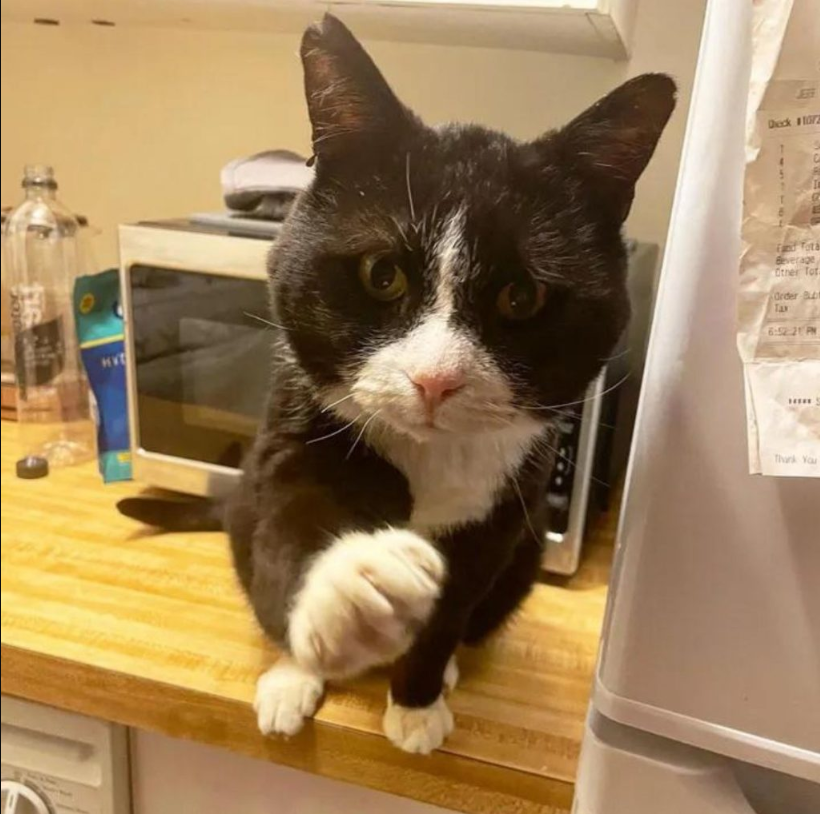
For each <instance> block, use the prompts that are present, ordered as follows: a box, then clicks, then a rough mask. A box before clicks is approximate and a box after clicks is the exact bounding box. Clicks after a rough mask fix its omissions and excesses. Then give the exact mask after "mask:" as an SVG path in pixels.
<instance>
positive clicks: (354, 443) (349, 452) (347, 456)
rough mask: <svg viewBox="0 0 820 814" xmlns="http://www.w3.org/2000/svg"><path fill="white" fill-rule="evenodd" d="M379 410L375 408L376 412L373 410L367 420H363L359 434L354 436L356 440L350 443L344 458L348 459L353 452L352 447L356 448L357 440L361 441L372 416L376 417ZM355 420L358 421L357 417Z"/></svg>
mask: <svg viewBox="0 0 820 814" xmlns="http://www.w3.org/2000/svg"><path fill="white" fill-rule="evenodd" d="M380 412H381V410H376V412H375V413H373V415H371V416H370V417H369V418H368V419H367V421H365V422H364V424H362V428H361V430H359V434H358V435H357V436H356V440H355V441H354V442H353V445H352V446H351V447H350V449H349V450H348V451H347V455H345V460H348V459H349V458H350V456H351V455H352V454H353V450H354V449H356V447H357V446H358V443H359V441H361V440H362V438H363V437H364V434H365V432H366V431H367V428H368V426H369V425H370V423H371V422H372V421H373V419H374V418H375V417H376V416H377V415H378V414H379V413H380ZM359 418H361V416H359ZM356 420H357V421H358V419H356Z"/></svg>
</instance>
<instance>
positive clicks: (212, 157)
mask: <svg viewBox="0 0 820 814" xmlns="http://www.w3.org/2000/svg"><path fill="white" fill-rule="evenodd" d="M703 5H704V0H683V1H681V2H678V1H677V0H643V3H642V6H641V8H640V9H639V13H638V20H637V30H636V42H635V49H634V56H633V59H632V60H631V61H630V62H629V63H613V62H610V61H608V60H601V59H591V58H584V57H568V56H557V55H551V54H536V53H527V52H518V51H502V50H491V49H474V48H463V47H444V46H434V45H418V44H398V43H388V42H370V43H367V45H368V48H369V49H370V51H371V53H372V54H373V56H374V57H375V59H376V61H377V62H378V63H379V65H380V66H381V67H382V69H383V71H384V73H385V74H386V76H387V77H388V79H389V80H390V81H391V82H392V83H393V85H394V87H395V89H396V90H397V92H398V93H399V95H400V96H401V97H402V98H403V99H404V100H405V101H406V102H407V103H408V104H409V105H410V106H411V107H413V108H414V109H415V110H417V111H418V112H419V113H420V114H421V115H422V117H423V118H425V119H426V120H427V121H429V122H431V123H434V122H440V121H444V120H448V119H454V120H463V121H475V122H480V123H483V124H487V125H490V126H494V127H498V128H502V129H505V130H507V131H509V132H510V133H512V134H513V135H515V136H518V137H521V138H526V137H530V136H534V135H536V134H537V133H539V132H540V131H541V130H544V129H547V128H550V127H553V126H556V125H558V124H560V123H562V122H563V121H565V120H566V119H567V118H569V117H570V116H572V115H573V114H574V113H576V112H577V111H579V110H580V109H581V108H582V107H584V106H586V105H587V104H589V103H591V102H593V101H594V100H595V99H596V98H597V97H598V96H600V95H601V94H603V93H605V92H606V91H607V90H608V89H610V88H611V87H613V86H615V85H616V84H618V83H619V82H621V81H622V80H623V79H625V78H626V77H627V76H630V75H633V74H635V73H640V72H641V71H644V70H653V71H667V72H670V73H672V74H673V75H675V76H676V77H677V78H678V79H679V81H680V83H681V86H682V91H683V93H682V98H683V101H684V104H683V105H681V107H680V109H679V111H678V113H677V114H676V117H675V119H674V121H673V123H672V124H671V125H670V129H669V131H668V133H667V134H666V136H665V137H664V141H663V143H662V145H661V147H660V149H659V153H658V155H657V158H656V160H655V161H654V162H653V165H652V166H651V167H650V169H649V170H648V171H647V174H646V176H645V179H644V180H643V181H642V183H641V188H640V190H639V195H638V200H637V203H636V205H635V208H634V211H633V215H632V217H631V220H630V224H629V232H630V234H632V235H633V236H636V237H640V238H644V239H652V240H656V241H659V242H662V241H663V237H664V234H665V231H666V224H667V221H668V215H669V207H670V204H671V198H672V192H673V188H674V182H675V174H676V170H677V159H678V155H679V152H680V146H681V139H682V134H683V127H684V124H685V112H686V105H687V103H688V97H689V89H690V87H691V81H692V71H693V67H694V59H695V56H696V49H697V43H698V36H699V29H700V18H701V15H702V10H703ZM297 49H298V36H297V35H286V34H265V33H260V34H251V33H239V32H224V33H223V32H198V31H182V30H177V29H173V30H171V29H168V30H163V29H149V28H133V27H125V26H121V27H117V28H98V27H93V26H90V25H89V26H67V25H63V26H60V27H42V26H35V25H25V24H18V23H4V24H3V26H2V49H0V60H1V61H2V84H1V87H0V91H1V96H0V104H1V105H2V160H1V161H0V167H1V168H2V190H1V192H2V203H3V205H9V204H13V203H15V202H16V201H17V200H18V198H19V195H20V193H19V181H20V176H21V171H22V166H23V164H24V163H26V162H35V161H39V162H47V163H51V164H53V165H54V166H55V168H56V172H57V177H58V180H59V182H60V186H61V196H62V198H63V200H64V201H65V202H66V203H67V204H68V205H69V206H70V207H71V208H73V209H74V210H75V211H77V212H82V213H83V214H85V215H87V216H88V217H89V218H90V219H91V221H92V222H93V223H94V224H95V225H96V226H98V227H100V228H101V229H102V230H103V235H102V237H101V240H100V241H99V246H98V249H99V255H100V258H101V259H102V260H103V261H104V262H106V263H113V262H115V260H116V241H115V227H116V224H117V223H120V222H123V221H132V220H136V219H139V218H147V217H161V216H173V215H180V214H186V213H189V212H192V211H202V210H207V209H219V208H221V205H220V189H219V170H220V168H221V167H222V165H223V164H225V163H226V162H227V161H228V160H230V159H231V158H234V157H237V156H241V155H246V154H249V153H252V152H254V151H258V150H262V149H265V148H270V147H288V148H292V149H296V150H298V151H300V152H303V153H305V154H307V152H308V138H309V130H308V125H307V118H306V114H305V108H304V104H303V100H302V78H301V70H300V66H299V61H298V58H297Z"/></svg>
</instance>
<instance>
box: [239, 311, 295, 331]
mask: <svg viewBox="0 0 820 814" xmlns="http://www.w3.org/2000/svg"><path fill="white" fill-rule="evenodd" d="M242 313H243V314H244V315H245V316H246V317H250V318H251V319H255V320H256V321H257V322H261V323H263V324H264V325H268V326H270V327H271V328H279V330H280V331H287V330H288V329H287V328H286V327H285V326H284V325H280V324H279V323H278V322H271V321H270V320H269V319H265V317H260V316H259V314H252V313H251V312H250V311H243V312H242Z"/></svg>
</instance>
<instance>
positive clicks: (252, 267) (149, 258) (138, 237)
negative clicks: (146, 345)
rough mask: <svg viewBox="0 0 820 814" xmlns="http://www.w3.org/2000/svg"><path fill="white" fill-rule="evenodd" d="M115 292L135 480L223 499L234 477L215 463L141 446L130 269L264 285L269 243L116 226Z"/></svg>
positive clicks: (155, 228) (173, 230)
mask: <svg viewBox="0 0 820 814" xmlns="http://www.w3.org/2000/svg"><path fill="white" fill-rule="evenodd" d="M119 238H120V291H121V295H120V296H121V299H122V311H123V322H124V326H125V360H126V365H125V374H126V384H127V388H128V421H129V425H130V428H131V460H132V465H133V475H134V479H135V480H137V481H140V482H143V483H146V484H150V485H151V486H157V487H159V488H163V489H171V490H174V491H178V492H187V493H190V494H193V495H202V496H203V497H208V496H209V497H216V496H220V495H223V494H225V493H226V492H227V491H229V490H230V489H231V487H232V486H233V485H234V484H235V483H236V482H237V480H238V478H239V472H238V471H237V470H235V469H229V468H227V467H224V466H219V465H217V464H209V463H204V462H202V461H195V460H191V459H188V458H176V457H173V456H170V455H162V454H160V453H156V452H151V451H149V450H146V449H143V448H142V446H141V445H140V425H139V416H138V414H137V374H136V366H135V363H134V358H135V357H134V335H133V328H132V325H133V305H132V301H131V285H130V282H131V278H130V274H131V267H132V266H133V265H135V264H137V263H141V264H147V265H158V266H162V267H165V268H171V269H176V270H178V271H183V272H191V273H196V272H205V273H208V274H219V275H222V276H224V277H240V278H243V279H253V280H264V279H266V277H267V261H268V256H269V254H270V253H271V246H272V242H271V241H268V240H260V239H258V238H242V237H233V236H227V235H224V236H223V235H214V234H207V233H201V232H183V231H179V230H175V229H163V228H161V227H158V226H147V225H146V226H141V225H138V224H137V225H128V226H120V229H119Z"/></svg>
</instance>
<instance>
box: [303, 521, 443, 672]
mask: <svg viewBox="0 0 820 814" xmlns="http://www.w3.org/2000/svg"><path fill="white" fill-rule="evenodd" d="M444 577H445V565H444V559H443V558H442V556H441V554H440V553H439V552H438V551H437V550H436V548H435V547H434V546H433V545H431V544H430V543H429V542H427V541H426V540H425V539H423V538H422V537H420V536H419V535H417V534H415V533H414V532H412V531H408V530H404V529H394V528H387V529H382V530H379V531H375V532H372V533H366V532H350V533H347V534H343V535H341V536H340V537H338V538H336V540H335V541H334V542H333V543H331V545H330V546H329V547H328V548H327V549H325V550H324V551H323V552H322V553H321V554H320V555H319V556H318V557H316V559H315V560H314V561H313V563H312V564H311V566H310V568H309V570H308V571H307V573H306V575H305V578H304V583H303V585H302V588H301V589H300V590H299V592H298V593H297V594H296V596H295V597H294V600H293V604H292V610H291V613H290V616H289V619H288V640H289V644H290V649H291V653H292V654H293V658H294V660H295V661H296V663H297V664H298V665H300V667H302V668H303V669H305V670H307V671H309V672H310V673H312V674H315V675H321V676H323V677H328V678H340V677H347V676H353V675H357V674H359V673H362V672H364V671H365V670H367V669H368V668H370V667H374V666H376V665H380V664H387V663H390V662H392V661H395V660H396V659H397V658H398V657H400V656H401V655H402V654H403V653H405V652H406V651H407V650H408V649H409V648H410V646H411V645H412V644H413V640H414V638H415V636H416V634H417V633H418V631H419V630H421V629H422V628H423V627H424V625H425V624H426V623H427V621H428V620H429V618H430V616H431V615H432V613H433V610H434V607H435V605H436V601H437V600H438V598H439V595H440V593H441V588H442V583H443V581H444Z"/></svg>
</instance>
